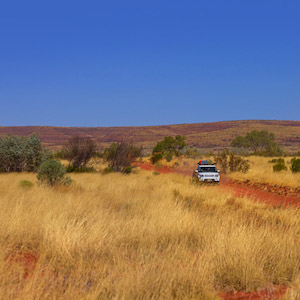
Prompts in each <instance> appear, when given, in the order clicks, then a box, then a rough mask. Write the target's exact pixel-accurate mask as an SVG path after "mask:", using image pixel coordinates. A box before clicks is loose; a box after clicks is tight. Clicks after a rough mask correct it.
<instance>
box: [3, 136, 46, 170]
mask: <svg viewBox="0 0 300 300" xmlns="http://www.w3.org/2000/svg"><path fill="white" fill-rule="evenodd" d="M50 156H51V154H50V152H49V151H47V150H45V149H44V148H43V147H42V144H41V141H40V139H39V137H38V136H37V135H35V134H33V135H32V136H30V137H27V138H25V137H20V136H13V135H8V136H7V137H5V138H0V169H1V170H2V171H3V172H22V171H28V172H35V171H37V169H38V167H39V166H40V165H41V163H42V162H43V161H45V160H46V159H48V158H49V157H50Z"/></svg>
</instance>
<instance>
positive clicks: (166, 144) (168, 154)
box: [152, 135, 186, 163]
mask: <svg viewBox="0 0 300 300" xmlns="http://www.w3.org/2000/svg"><path fill="white" fill-rule="evenodd" d="M185 146H186V142H185V137H184V136H181V135H177V136H176V137H175V138H173V137H171V136H167V137H165V138H164V140H162V141H160V142H158V143H157V144H156V146H155V147H154V148H153V150H152V162H153V163H155V162H156V161H158V160H159V159H160V158H165V159H166V160H167V161H171V160H172V158H173V155H176V156H179V155H180V154H181V152H182V150H183V149H184V147H185Z"/></svg>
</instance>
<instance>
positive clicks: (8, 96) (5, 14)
mask: <svg viewBox="0 0 300 300" xmlns="http://www.w3.org/2000/svg"><path fill="white" fill-rule="evenodd" d="M299 11H300V1H293V0H289V1H277V0H243V1H241V0H226V1H225V0H215V1H214V0H211V1H196V0H194V1H189V0H187V1H177V0H172V1H169V0H159V1H158V0H151V1H142V0H137V1H131V0H127V1H114V0H111V1H89V0H86V1H76V0H73V1H63V0H61V1H56V0H52V1H30V0H28V1H24V0H22V1H18V0H15V1H1V4H0V104H1V105H0V125H1V126H12V125H54V126H129V125H136V126H138V125H161V124H178V123H196V122H214V121H223V120H243V119H272V120H300V113H299V111H300V18H299Z"/></svg>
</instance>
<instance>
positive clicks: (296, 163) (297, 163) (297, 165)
mask: <svg viewBox="0 0 300 300" xmlns="http://www.w3.org/2000/svg"><path fill="white" fill-rule="evenodd" d="M291 164H292V165H291V171H292V172H293V173H297V172H300V158H296V157H294V158H292V160H291Z"/></svg>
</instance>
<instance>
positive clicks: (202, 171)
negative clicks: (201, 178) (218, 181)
mask: <svg viewBox="0 0 300 300" xmlns="http://www.w3.org/2000/svg"><path fill="white" fill-rule="evenodd" d="M198 172H200V173H204V172H205V173H207V172H210V173H213V172H215V173H217V168H216V167H203V166H199V167H198Z"/></svg>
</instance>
